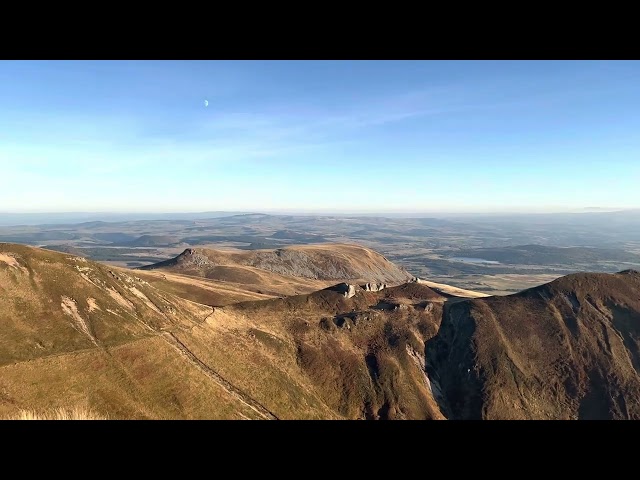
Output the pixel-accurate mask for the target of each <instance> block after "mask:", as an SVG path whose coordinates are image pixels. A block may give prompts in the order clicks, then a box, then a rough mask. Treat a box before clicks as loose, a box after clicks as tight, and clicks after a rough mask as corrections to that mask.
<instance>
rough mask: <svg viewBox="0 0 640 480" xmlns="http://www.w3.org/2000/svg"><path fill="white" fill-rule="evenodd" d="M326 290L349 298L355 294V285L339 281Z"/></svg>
mask: <svg viewBox="0 0 640 480" xmlns="http://www.w3.org/2000/svg"><path fill="white" fill-rule="evenodd" d="M327 290H332V291H334V292H338V293H341V294H343V295H344V296H345V298H351V297H354V296H355V295H356V286H355V285H350V284H348V283H339V284H337V285H334V286H333V287H329V288H327Z"/></svg>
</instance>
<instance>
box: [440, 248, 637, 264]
mask: <svg viewBox="0 0 640 480" xmlns="http://www.w3.org/2000/svg"><path fill="white" fill-rule="evenodd" d="M448 256H449V257H471V258H481V259H483V260H490V261H496V262H500V263H502V264H518V265H571V264H584V263H596V262H622V263H639V264H640V255H636V254H634V253H630V252H625V251H624V250H619V249H613V248H591V247H548V246H544V245H517V246H513V247H500V248H472V249H460V250H456V251H455V252H452V253H449V254H448Z"/></svg>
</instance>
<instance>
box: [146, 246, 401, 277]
mask: <svg viewBox="0 0 640 480" xmlns="http://www.w3.org/2000/svg"><path fill="white" fill-rule="evenodd" d="M223 267H224V268H223ZM141 269H142V270H154V269H163V270H167V271H171V272H174V273H182V274H189V275H196V276H202V277H206V278H211V279H221V280H227V281H236V279H240V278H242V280H239V281H240V282H246V281H247V279H248V278H249V277H251V275H252V274H253V275H254V277H255V276H256V275H257V274H258V272H256V271H255V270H254V269H258V270H261V271H263V272H264V271H266V272H271V273H274V274H278V275H282V276H286V277H289V278H299V279H300V278H303V279H312V280H327V281H354V282H355V281H363V282H383V283H388V284H399V283H403V282H406V281H408V280H409V279H411V278H412V276H411V275H410V274H409V273H407V272H406V271H405V270H404V269H402V268H400V267H398V266H397V265H395V264H393V263H391V262H390V261H388V260H387V259H386V258H384V257H383V256H382V255H380V254H379V253H377V252H374V251H373V250H370V249H368V248H364V247H361V246H359V245H342V244H322V245H302V246H294V247H285V248H281V249H277V250H253V251H221V250H211V249H204V248H198V249H193V248H189V249H186V250H185V251H184V252H183V253H182V254H180V255H179V256H178V257H176V258H174V259H172V260H167V261H165V262H160V263H156V264H154V265H149V266H145V267H141ZM249 281H250V280H249Z"/></svg>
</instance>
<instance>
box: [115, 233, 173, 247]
mask: <svg viewBox="0 0 640 480" xmlns="http://www.w3.org/2000/svg"><path fill="white" fill-rule="evenodd" d="M120 243H121V244H122V245H126V246H129V247H166V246H170V245H176V244H178V243H180V240H179V239H178V238H176V237H171V236H168V235H142V236H140V237H138V238H136V239H135V240H130V241H124V242H123V241H121V242H120Z"/></svg>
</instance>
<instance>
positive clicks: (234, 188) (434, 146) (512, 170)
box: [0, 61, 640, 212]
mask: <svg viewBox="0 0 640 480" xmlns="http://www.w3.org/2000/svg"><path fill="white" fill-rule="evenodd" d="M205 99H206V100H208V102H209V106H208V107H205V106H204V101H205ZM639 154H640V63H639V62H637V61H635V62H620V61H606V62H599V61H598V62H596V61H591V62H583V61H518V62H515V61H242V62H240V61H64V62H63V61H43V62H35V61H0V211H5V212H25V211H46V212H53V211H110V212H118V211H147V212H150V211H154V212H160V211H168V212H178V211H209V210H250V211H266V212H268V211H296V210H297V211H306V212H331V211H341V212H372V211H379V212H385V211H395V212H401V211H405V212H407V211H408V212H430V211H469V212H473V211H552V210H561V211H562V210H564V211H566V210H572V209H580V208H584V207H620V208H634V207H635V208H637V207H640V188H638V186H640V155H639Z"/></svg>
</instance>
